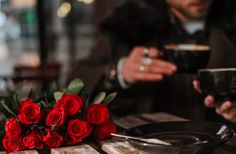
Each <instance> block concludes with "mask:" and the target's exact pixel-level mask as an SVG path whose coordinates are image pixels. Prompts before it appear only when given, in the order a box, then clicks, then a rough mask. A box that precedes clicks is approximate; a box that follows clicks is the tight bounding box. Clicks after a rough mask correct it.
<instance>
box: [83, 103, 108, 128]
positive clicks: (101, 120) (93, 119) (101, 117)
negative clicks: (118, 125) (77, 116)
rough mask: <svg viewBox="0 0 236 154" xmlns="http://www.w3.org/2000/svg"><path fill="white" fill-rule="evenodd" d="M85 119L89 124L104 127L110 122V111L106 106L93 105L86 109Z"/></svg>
mask: <svg viewBox="0 0 236 154" xmlns="http://www.w3.org/2000/svg"><path fill="white" fill-rule="evenodd" d="M85 118H86V119H87V121H88V122H89V123H92V124H95V125H103V124H105V123H107V122H108V120H109V111H108V108H107V106H106V105H104V104H93V105H90V106H89V107H88V108H87V109H86V113H85Z"/></svg>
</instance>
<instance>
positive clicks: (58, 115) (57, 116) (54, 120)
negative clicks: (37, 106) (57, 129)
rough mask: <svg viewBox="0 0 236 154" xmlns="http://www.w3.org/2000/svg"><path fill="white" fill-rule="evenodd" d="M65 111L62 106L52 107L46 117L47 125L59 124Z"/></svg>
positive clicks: (62, 120)
mask: <svg viewBox="0 0 236 154" xmlns="http://www.w3.org/2000/svg"><path fill="white" fill-rule="evenodd" d="M65 117H66V116H65V111H64V109H63V108H54V109H53V110H52V111H51V112H50V113H49V114H48V116H47V118H46V125H47V126H54V125H57V126H61V125H63V124H64V122H65Z"/></svg>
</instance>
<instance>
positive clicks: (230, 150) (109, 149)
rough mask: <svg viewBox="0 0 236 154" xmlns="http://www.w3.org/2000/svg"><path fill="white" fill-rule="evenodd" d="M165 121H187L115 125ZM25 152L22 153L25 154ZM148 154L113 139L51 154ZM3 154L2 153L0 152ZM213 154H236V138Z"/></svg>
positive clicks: (141, 118) (127, 120)
mask: <svg viewBox="0 0 236 154" xmlns="http://www.w3.org/2000/svg"><path fill="white" fill-rule="evenodd" d="M163 121H186V119H183V118H180V117H177V116H174V115H170V114H167V113H153V114H141V115H132V116H127V117H124V118H119V119H117V120H115V123H116V124H117V125H118V126H120V127H121V128H123V129H124V130H125V129H129V128H131V127H134V126H138V125H142V124H146V123H150V122H163ZM24 153H25V152H20V154H24ZM26 153H32V154H37V151H26ZM76 153H85V154H146V153H145V152H143V151H139V150H137V149H135V148H134V147H132V146H131V145H130V144H129V143H128V142H125V141H124V140H122V139H116V138H112V139H109V140H104V141H98V142H92V143H89V144H83V145H79V146H73V147H66V148H57V149H52V150H51V154H76ZM0 154H1V152H0ZM213 154H236V136H234V137H233V138H232V139H230V141H228V142H227V143H226V144H224V145H222V146H220V147H218V148H217V149H216V151H215V152H214V153H213Z"/></svg>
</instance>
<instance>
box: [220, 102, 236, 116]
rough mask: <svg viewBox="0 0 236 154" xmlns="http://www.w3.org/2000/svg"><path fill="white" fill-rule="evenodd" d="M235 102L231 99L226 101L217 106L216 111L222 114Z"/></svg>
mask: <svg viewBox="0 0 236 154" xmlns="http://www.w3.org/2000/svg"><path fill="white" fill-rule="evenodd" d="M232 106H233V104H232V103H231V102H230V101H227V102H224V103H223V104H222V105H220V106H218V107H217V108H216V113H218V114H220V115H222V114H224V113H227V112H229V110H230V109H231V107H232Z"/></svg>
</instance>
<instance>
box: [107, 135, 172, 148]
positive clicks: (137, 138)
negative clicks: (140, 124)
mask: <svg viewBox="0 0 236 154" xmlns="http://www.w3.org/2000/svg"><path fill="white" fill-rule="evenodd" d="M111 135H112V136H114V137H120V138H125V139H132V140H137V141H143V142H146V143H153V144H162V145H171V144H170V143H168V142H165V141H162V140H159V139H156V138H147V139H146V138H141V137H134V136H127V135H121V134H115V133H111Z"/></svg>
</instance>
